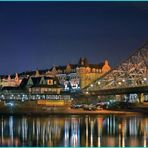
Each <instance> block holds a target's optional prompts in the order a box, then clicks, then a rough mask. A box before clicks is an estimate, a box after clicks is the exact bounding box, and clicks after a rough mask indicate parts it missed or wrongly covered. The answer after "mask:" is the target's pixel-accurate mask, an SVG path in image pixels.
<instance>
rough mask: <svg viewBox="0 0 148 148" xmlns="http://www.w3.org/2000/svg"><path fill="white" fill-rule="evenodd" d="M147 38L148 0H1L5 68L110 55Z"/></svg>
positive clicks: (116, 57)
mask: <svg viewBox="0 0 148 148" xmlns="http://www.w3.org/2000/svg"><path fill="white" fill-rule="evenodd" d="M147 40H148V2H145V3H144V2H143V3H141V2H0V52H1V53H0V74H9V73H14V72H22V71H26V70H35V69H36V68H39V69H45V68H50V67H51V66H52V65H53V64H54V65H64V64H67V63H77V62H78V59H79V58H80V57H81V56H85V57H87V58H88V61H89V62H90V63H100V62H102V61H103V60H105V59H108V60H109V63H110V65H111V66H116V65H117V64H118V63H120V62H121V61H122V60H124V59H125V58H127V57H128V55H130V54H132V53H133V52H134V50H135V49H137V48H138V47H140V46H141V45H142V44H143V43H144V42H145V41H147Z"/></svg>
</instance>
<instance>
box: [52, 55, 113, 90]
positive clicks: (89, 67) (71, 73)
mask: <svg viewBox="0 0 148 148" xmlns="http://www.w3.org/2000/svg"><path fill="white" fill-rule="evenodd" d="M110 69H111V68H110V66H109V64H108V61H107V60H105V61H104V62H103V63H100V64H89V63H88V60H87V59H86V58H80V60H79V62H78V64H67V65H66V66H53V67H52V68H51V69H50V71H51V72H52V73H54V74H55V75H56V76H57V77H58V79H59V81H60V83H61V84H62V85H63V86H64V88H65V90H72V91H74V90H77V89H80V88H81V89H82V88H84V87H86V86H87V85H89V84H90V83H91V82H93V81H94V80H96V79H97V78H99V77H100V76H102V75H103V74H105V73H106V72H108V71H109V70H110Z"/></svg>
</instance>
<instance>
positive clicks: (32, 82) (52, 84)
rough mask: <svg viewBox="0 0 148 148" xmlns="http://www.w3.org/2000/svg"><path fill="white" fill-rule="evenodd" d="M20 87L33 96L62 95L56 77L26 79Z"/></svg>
mask: <svg viewBox="0 0 148 148" xmlns="http://www.w3.org/2000/svg"><path fill="white" fill-rule="evenodd" d="M20 87H21V88H26V89H27V90H28V91H29V93H31V94H60V91H61V87H60V85H59V81H58V79H57V78H56V77H45V76H42V77H37V76H36V77H28V78H24V79H23V80H22V82H21V84H20Z"/></svg>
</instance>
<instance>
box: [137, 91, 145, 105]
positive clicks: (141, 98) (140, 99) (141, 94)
mask: <svg viewBox="0 0 148 148" xmlns="http://www.w3.org/2000/svg"><path fill="white" fill-rule="evenodd" d="M138 99H139V102H140V103H143V102H144V93H140V94H138Z"/></svg>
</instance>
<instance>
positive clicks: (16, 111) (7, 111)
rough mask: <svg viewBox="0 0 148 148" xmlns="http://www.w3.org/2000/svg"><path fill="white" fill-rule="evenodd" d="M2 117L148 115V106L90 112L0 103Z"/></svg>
mask: <svg viewBox="0 0 148 148" xmlns="http://www.w3.org/2000/svg"><path fill="white" fill-rule="evenodd" d="M0 114H1V115H41V116H44V115H110V114H115V115H148V104H144V105H142V104H141V105H139V106H137V107H134V108H131V109H101V110H95V111H88V110H83V109H82V108H80V109H72V108H70V107H65V106H64V107H48V106H41V105H37V104H36V103H32V102H27V103H20V104H16V105H13V106H7V105H4V104H3V103H2V102H1V103H0Z"/></svg>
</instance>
